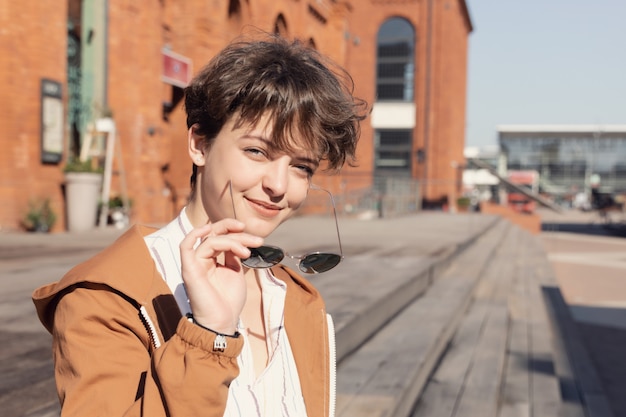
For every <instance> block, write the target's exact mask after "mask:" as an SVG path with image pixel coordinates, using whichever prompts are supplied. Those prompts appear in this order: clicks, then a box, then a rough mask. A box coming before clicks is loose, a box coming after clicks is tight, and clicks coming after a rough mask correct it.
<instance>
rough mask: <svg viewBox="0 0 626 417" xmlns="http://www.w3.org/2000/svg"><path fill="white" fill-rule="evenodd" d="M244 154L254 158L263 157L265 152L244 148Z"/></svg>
mask: <svg viewBox="0 0 626 417" xmlns="http://www.w3.org/2000/svg"><path fill="white" fill-rule="evenodd" d="M245 152H246V153H248V154H250V155H254V156H265V151H264V150H263V149H259V148H246V149H245Z"/></svg>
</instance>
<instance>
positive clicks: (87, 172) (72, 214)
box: [63, 157, 103, 232]
mask: <svg viewBox="0 0 626 417" xmlns="http://www.w3.org/2000/svg"><path fill="white" fill-rule="evenodd" d="M63 172H64V173H65V198H66V208H67V227H68V230H69V231H70V232H84V231H87V230H91V229H93V228H94V227H95V226H96V218H97V214H98V201H99V199H100V190H101V186H102V173H103V170H102V168H101V167H99V166H98V165H97V164H96V161H95V160H92V159H86V160H80V159H79V158H75V157H74V158H70V159H69V160H68V162H67V164H66V165H65V168H64V169H63Z"/></svg>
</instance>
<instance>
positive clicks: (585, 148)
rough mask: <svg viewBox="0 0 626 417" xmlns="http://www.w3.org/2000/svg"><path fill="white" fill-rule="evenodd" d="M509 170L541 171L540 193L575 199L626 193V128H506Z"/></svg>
mask: <svg viewBox="0 0 626 417" xmlns="http://www.w3.org/2000/svg"><path fill="white" fill-rule="evenodd" d="M497 131H498V140H499V145H500V149H501V152H502V154H503V155H504V157H505V161H506V162H505V163H506V168H507V169H508V170H536V171H537V172H539V175H540V191H541V192H542V193H546V194H550V195H552V196H555V197H557V198H559V197H566V196H569V197H567V198H570V197H571V196H572V195H574V194H576V193H580V192H586V193H589V191H590V189H591V188H592V187H596V188H598V189H599V190H600V191H602V192H606V193H613V192H624V191H626V125H501V126H498V127H497Z"/></svg>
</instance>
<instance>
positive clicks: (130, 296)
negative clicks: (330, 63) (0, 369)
mask: <svg viewBox="0 0 626 417" xmlns="http://www.w3.org/2000/svg"><path fill="white" fill-rule="evenodd" d="M153 231H154V229H151V228H147V227H143V226H134V227H133V228H131V229H130V230H129V231H128V232H126V233H125V234H124V235H122V236H121V237H120V238H119V239H118V240H117V241H116V242H115V243H114V244H113V245H111V246H110V247H109V248H107V249H105V250H104V251H102V252H101V253H99V254H98V255H96V256H95V257H93V258H91V259H90V260H88V261H86V262H84V263H82V264H80V265H78V266H76V267H75V268H73V269H72V270H71V271H69V272H68V273H67V274H66V275H65V276H64V277H63V279H62V280H61V281H59V282H56V283H53V284H49V285H47V286H44V287H41V288H39V289H37V290H36V291H35V292H34V294H33V301H34V303H35V306H36V308H37V314H38V315H39V319H40V320H41V322H42V323H43V324H44V326H45V327H46V329H48V331H50V332H51V333H52V335H53V355H54V362H55V378H56V384H57V390H58V394H59V399H60V401H61V405H62V415H63V416H80V417H84V416H91V417H94V416H107V417H116V416H149V417H159V416H163V417H165V416H168V417H192V416H220V417H222V416H223V414H224V408H225V405H226V399H227V393H228V386H229V384H230V382H231V381H232V380H233V379H234V378H235V377H236V376H237V375H238V372H239V369H238V366H237V359H236V358H237V356H238V354H239V353H240V351H241V348H242V346H243V340H242V338H241V337H239V338H228V340H227V342H228V346H227V347H226V349H225V350H224V352H215V351H214V349H213V342H214V339H215V335H214V334H213V333H211V332H209V331H206V330H204V329H202V328H201V327H199V326H197V325H195V324H193V323H190V322H189V321H188V320H187V319H186V318H185V317H182V316H181V313H180V310H179V308H178V306H177V304H176V301H175V299H174V296H173V295H172V293H171V292H170V290H169V288H168V286H167V284H166V283H165V281H164V280H163V278H162V277H161V275H160V274H159V273H158V272H157V270H156V268H155V266H154V262H153V260H152V257H151V256H150V254H149V252H148V249H147V247H146V245H145V243H144V241H143V237H144V236H146V235H147V234H149V233H152V232H153ZM272 272H273V273H274V274H275V275H276V277H278V278H279V279H281V280H282V281H284V282H285V283H286V284H287V297H286V301H285V329H286V331H287V334H288V337H289V342H290V344H291V346H292V350H293V355H294V358H295V361H296V366H297V368H298V374H299V376H300V380H301V381H300V382H301V386H302V391H303V392H302V393H303V396H304V400H305V404H306V408H307V414H308V417H318V416H319V417H326V416H328V415H329V409H331V408H333V407H332V406H331V405H330V404H329V402H330V401H331V400H330V390H331V389H332V388H331V384H334V381H332V379H333V378H334V376H330V377H329V375H331V373H333V372H334V370H333V369H332V367H331V366H330V365H329V364H330V359H331V358H330V356H329V355H331V353H330V351H331V350H329V332H328V325H327V321H326V311H325V307H324V303H323V301H322V299H321V297H320V295H319V293H318V292H317V290H315V289H314V288H313V286H312V285H311V284H310V283H308V282H307V281H306V280H304V279H303V278H301V277H299V276H297V275H296V274H295V273H293V272H292V271H290V270H289V269H287V268H285V267H283V266H280V267H278V268H274V269H273V270H272ZM157 346H158V347H157Z"/></svg>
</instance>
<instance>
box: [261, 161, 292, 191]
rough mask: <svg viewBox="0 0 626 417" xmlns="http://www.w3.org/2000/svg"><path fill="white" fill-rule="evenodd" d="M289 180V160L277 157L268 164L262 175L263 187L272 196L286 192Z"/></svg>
mask: <svg viewBox="0 0 626 417" xmlns="http://www.w3.org/2000/svg"><path fill="white" fill-rule="evenodd" d="M288 181H289V160H288V159H287V158H284V157H283V158H277V159H275V160H273V161H272V162H271V163H269V164H268V166H267V170H266V171H265V175H263V188H264V189H265V190H266V192H267V193H268V194H269V195H270V196H272V197H275V196H281V195H283V194H285V193H286V192H287V183H288Z"/></svg>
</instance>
